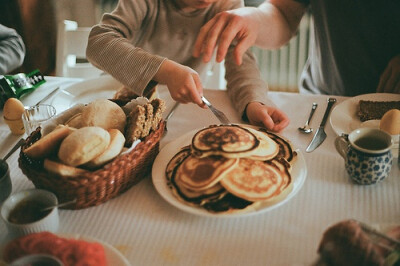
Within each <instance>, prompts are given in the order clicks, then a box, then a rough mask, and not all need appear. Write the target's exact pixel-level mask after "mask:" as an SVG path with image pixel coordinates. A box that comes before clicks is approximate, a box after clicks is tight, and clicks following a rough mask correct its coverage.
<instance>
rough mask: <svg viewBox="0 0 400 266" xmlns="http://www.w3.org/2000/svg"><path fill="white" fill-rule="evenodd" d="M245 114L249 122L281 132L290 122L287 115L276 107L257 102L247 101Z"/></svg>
mask: <svg viewBox="0 0 400 266" xmlns="http://www.w3.org/2000/svg"><path fill="white" fill-rule="evenodd" d="M246 115H247V118H248V119H249V122H250V123H251V124H253V125H261V126H264V127H265V128H267V129H269V130H271V131H275V132H281V131H282V130H283V129H284V128H285V127H287V126H288V125H289V122H290V120H289V118H288V117H287V115H286V114H285V113H284V112H282V111H281V110H279V109H278V108H275V107H271V106H266V105H263V104H261V103H259V102H251V103H249V104H248V105H247V107H246Z"/></svg>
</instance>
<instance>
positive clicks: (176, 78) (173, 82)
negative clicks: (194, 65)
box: [154, 59, 205, 108]
mask: <svg viewBox="0 0 400 266" xmlns="http://www.w3.org/2000/svg"><path fill="white" fill-rule="evenodd" d="M154 79H155V80H156V81H158V82H159V83H160V84H165V85H167V87H168V90H169V93H170V94H171V97H172V99H174V100H175V101H178V102H180V103H190V102H193V103H195V104H197V105H199V106H200V107H202V108H205V104H204V103H203V101H202V100H201V95H203V85H202V84H201V81H200V76H199V74H198V73H197V72H196V71H194V70H193V69H191V68H190V67H187V66H184V65H181V64H178V63H176V62H174V61H171V60H168V59H167V60H165V61H164V62H163V64H162V65H161V67H160V69H159V70H158V72H157V74H156V75H155V76H154Z"/></svg>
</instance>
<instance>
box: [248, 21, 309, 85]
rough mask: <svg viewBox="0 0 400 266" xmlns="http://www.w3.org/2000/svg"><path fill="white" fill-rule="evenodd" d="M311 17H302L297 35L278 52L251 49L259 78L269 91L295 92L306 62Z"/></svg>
mask: <svg viewBox="0 0 400 266" xmlns="http://www.w3.org/2000/svg"><path fill="white" fill-rule="evenodd" d="M310 25H311V15H306V16H304V17H303V19H302V21H301V23H300V26H299V31H298V34H297V36H296V37H295V38H293V39H292V40H291V41H290V42H289V44H288V45H286V46H285V47H282V48H281V49H279V50H263V49H260V48H257V47H252V48H251V49H252V51H253V53H254V55H255V56H256V58H257V63H258V65H259V68H260V72H261V78H262V79H263V80H265V81H266V82H267V83H268V86H269V89H270V90H271V91H288V92H297V91H298V82H299V79H300V75H301V72H302V70H303V66H304V64H305V62H306V60H307V55H308V47H309V35H310Z"/></svg>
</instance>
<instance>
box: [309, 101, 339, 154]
mask: <svg viewBox="0 0 400 266" xmlns="http://www.w3.org/2000/svg"><path fill="white" fill-rule="evenodd" d="M335 102H336V99H335V98H328V105H327V106H326V110H325V114H324V117H323V118H322V121H321V124H320V125H319V128H318V129H317V132H315V134H314V137H313V138H312V140H311V142H310V144H309V145H308V147H307V149H306V152H312V151H314V150H315V149H316V148H318V146H319V145H321V144H322V142H324V140H325V139H326V133H325V130H324V128H325V124H326V121H327V120H328V117H329V113H330V112H331V109H332V106H333V105H334V104H335Z"/></svg>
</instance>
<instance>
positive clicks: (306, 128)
mask: <svg viewBox="0 0 400 266" xmlns="http://www.w3.org/2000/svg"><path fill="white" fill-rule="evenodd" d="M317 106H318V104H317V103H313V104H312V108H311V112H310V116H309V117H308V119H307V121H306V123H305V125H304V126H302V127H299V130H300V131H301V132H303V133H306V134H308V133H311V132H312V131H313V129H312V128H311V127H310V126H309V123H310V121H311V118H312V117H313V115H314V112H315V109H317Z"/></svg>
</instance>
